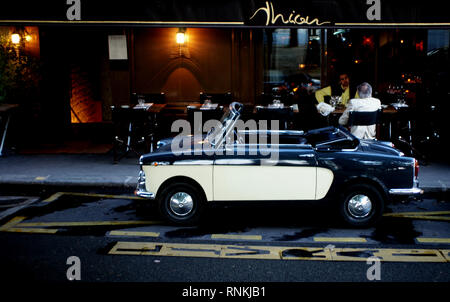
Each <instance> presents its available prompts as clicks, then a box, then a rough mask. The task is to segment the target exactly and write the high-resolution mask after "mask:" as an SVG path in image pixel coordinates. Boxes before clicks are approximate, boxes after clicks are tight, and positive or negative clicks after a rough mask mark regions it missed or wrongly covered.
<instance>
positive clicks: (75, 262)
mask: <svg viewBox="0 0 450 302" xmlns="http://www.w3.org/2000/svg"><path fill="white" fill-rule="evenodd" d="M66 264H67V265H70V266H69V268H68V269H67V271H66V277H67V280H69V281H74V280H77V281H79V280H81V260H80V258H79V257H77V256H70V257H69V258H67V260H66Z"/></svg>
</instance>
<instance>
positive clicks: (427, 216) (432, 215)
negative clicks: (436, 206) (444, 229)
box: [383, 211, 450, 221]
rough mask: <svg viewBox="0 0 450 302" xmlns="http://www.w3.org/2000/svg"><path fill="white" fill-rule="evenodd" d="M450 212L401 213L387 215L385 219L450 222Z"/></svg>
mask: <svg viewBox="0 0 450 302" xmlns="http://www.w3.org/2000/svg"><path fill="white" fill-rule="evenodd" d="M440 215H450V211H428V212H427V211H424V212H399V213H386V214H384V215H383V216H385V217H398V218H408V219H421V220H436V221H450V217H449V216H440Z"/></svg>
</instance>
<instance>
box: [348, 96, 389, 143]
mask: <svg viewBox="0 0 450 302" xmlns="http://www.w3.org/2000/svg"><path fill="white" fill-rule="evenodd" d="M378 109H381V102H380V100H379V99H376V98H372V97H370V98H365V99H351V100H350V101H349V102H348V104H347V108H346V109H345V111H344V113H343V114H342V116H341V117H340V118H339V124H341V125H347V123H348V116H349V112H350V111H377V110H378ZM376 129H377V128H376V125H369V126H352V127H351V129H350V131H351V133H352V134H353V135H354V136H356V137H358V138H360V139H375V138H376Z"/></svg>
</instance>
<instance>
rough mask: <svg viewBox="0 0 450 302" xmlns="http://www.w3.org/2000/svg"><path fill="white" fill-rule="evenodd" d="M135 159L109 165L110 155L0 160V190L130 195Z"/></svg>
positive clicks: (133, 180)
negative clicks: (47, 188)
mask: <svg viewBox="0 0 450 302" xmlns="http://www.w3.org/2000/svg"><path fill="white" fill-rule="evenodd" d="M138 174H139V158H138V157H137V156H136V157H133V158H124V159H122V160H121V161H120V162H119V163H118V164H113V157H112V155H111V154H38V155H36V154H34V155H10V156H7V157H0V186H2V187H8V186H18V185H19V186H20V185H24V186H25V185H42V186H52V187H64V190H70V188H72V187H89V188H95V187H98V188H100V187H101V188H103V189H105V188H106V189H108V188H110V189H119V190H121V189H123V190H126V191H128V192H133V191H134V189H135V188H136V183H137V179H138Z"/></svg>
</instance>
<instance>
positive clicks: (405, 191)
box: [389, 187, 423, 195]
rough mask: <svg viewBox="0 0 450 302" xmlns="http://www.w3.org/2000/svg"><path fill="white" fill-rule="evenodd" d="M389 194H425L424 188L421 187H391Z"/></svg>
mask: <svg viewBox="0 0 450 302" xmlns="http://www.w3.org/2000/svg"><path fill="white" fill-rule="evenodd" d="M389 194H391V195H418V194H423V190H422V189H421V188H417V187H414V188H407V189H390V190H389Z"/></svg>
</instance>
